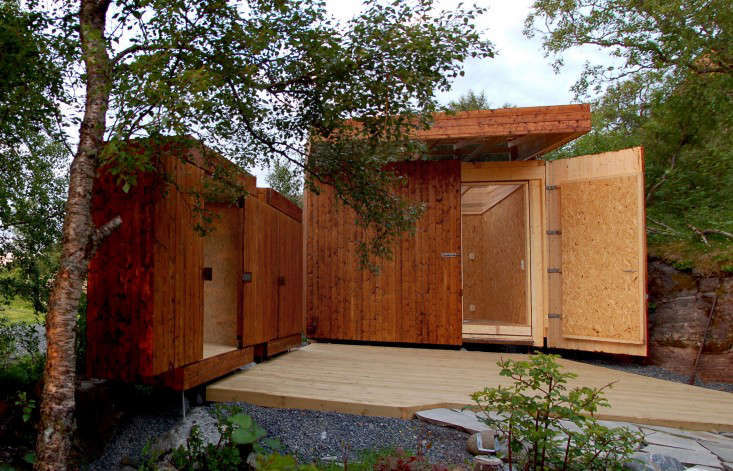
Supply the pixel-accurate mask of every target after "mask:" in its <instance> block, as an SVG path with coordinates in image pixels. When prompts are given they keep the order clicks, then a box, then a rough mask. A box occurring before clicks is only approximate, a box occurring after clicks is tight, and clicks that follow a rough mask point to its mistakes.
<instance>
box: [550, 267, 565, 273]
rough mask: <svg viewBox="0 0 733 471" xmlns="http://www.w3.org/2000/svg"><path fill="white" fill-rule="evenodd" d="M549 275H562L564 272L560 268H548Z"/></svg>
mask: <svg viewBox="0 0 733 471" xmlns="http://www.w3.org/2000/svg"><path fill="white" fill-rule="evenodd" d="M547 273H562V270H561V269H559V268H548V269H547Z"/></svg>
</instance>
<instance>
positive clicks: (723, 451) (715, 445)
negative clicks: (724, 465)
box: [700, 441, 733, 462]
mask: <svg viewBox="0 0 733 471" xmlns="http://www.w3.org/2000/svg"><path fill="white" fill-rule="evenodd" d="M700 444H701V445H702V446H704V447H705V448H707V449H708V450H710V451H711V452H712V453H713V454H714V455H716V456H717V457H718V458H720V460H721V461H726V462H733V443H720V442H705V441H701V442H700Z"/></svg>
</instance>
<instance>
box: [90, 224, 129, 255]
mask: <svg viewBox="0 0 733 471" xmlns="http://www.w3.org/2000/svg"><path fill="white" fill-rule="evenodd" d="M120 225H122V218H121V217H120V216H115V217H113V218H112V219H110V220H109V221H107V222H106V223H104V224H102V225H101V226H99V227H98V228H97V229H96V230H95V231H94V232H92V237H91V240H90V241H89V254H90V257H91V256H92V255H94V252H96V251H97V249H98V248H99V246H100V245H101V244H102V241H104V239H106V238H107V237H108V236H109V235H110V234H112V233H113V232H114V231H115V229H117V228H118V227H120Z"/></svg>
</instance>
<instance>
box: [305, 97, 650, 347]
mask: <svg viewBox="0 0 733 471" xmlns="http://www.w3.org/2000/svg"><path fill="white" fill-rule="evenodd" d="M589 130H590V107H589V105H566V106H548V107H532V108H507V109H497V110H485V111H469V112H462V113H457V114H454V115H446V114H438V115H436V116H435V120H434V126H433V127H432V128H430V129H429V130H427V131H421V132H420V133H418V137H419V138H420V139H423V140H424V141H425V142H426V144H427V148H428V149H429V154H428V155H425V156H423V157H422V159H421V160H415V161H406V162H400V163H398V164H396V168H397V169H398V171H399V172H401V173H402V174H403V175H405V176H406V177H407V180H408V184H407V186H406V187H404V188H400V189H398V190H397V191H399V192H401V193H402V195H403V196H406V197H408V198H410V199H412V200H413V201H419V202H422V203H424V204H425V207H426V211H425V213H424V214H423V216H422V218H421V219H420V220H419V221H418V223H417V230H416V232H415V234H414V235H404V236H403V237H402V239H401V241H400V242H399V244H397V246H396V247H394V249H393V250H394V257H393V259H392V260H386V261H383V262H382V266H381V272H380V273H379V274H378V275H374V274H372V273H370V272H369V271H366V270H360V269H359V263H358V260H357V255H356V244H357V242H358V241H359V240H360V239H362V238H363V236H364V234H363V231H362V230H361V229H360V228H358V227H357V225H356V224H355V223H354V221H355V215H354V213H353V211H351V210H350V209H349V208H347V207H345V206H343V205H342V204H341V203H339V202H337V201H336V200H335V199H334V198H333V191H332V190H330V188H324V189H323V191H322V192H321V193H320V194H319V195H316V194H314V193H307V194H306V198H305V209H304V211H305V239H306V246H305V253H306V262H305V270H306V274H307V276H306V325H307V333H308V336H309V337H312V338H316V339H331V340H343V341H365V342H390V343H407V344H437V345H461V344H464V343H471V342H485V343H507V344H516V345H534V346H542V345H545V344H546V345H547V346H549V347H557V348H565V349H578V350H592V351H602V352H609V353H620V354H630V355H646V352H647V322H646V239H645V217H644V211H645V208H644V173H643V170H644V162H643V151H642V149H640V148H634V149H626V150H622V151H618V152H609V153H605V154H599V155H588V156H582V157H575V158H571V159H564V160H556V161H544V160H537V159H538V157H541V156H542V155H544V154H546V153H547V152H549V151H551V150H553V149H556V148H557V147H560V146H561V145H563V144H565V143H567V142H569V141H571V140H572V139H575V138H577V137H578V136H581V135H583V134H585V133H586V132H588V131H589Z"/></svg>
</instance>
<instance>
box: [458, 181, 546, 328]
mask: <svg viewBox="0 0 733 471" xmlns="http://www.w3.org/2000/svg"><path fill="white" fill-rule="evenodd" d="M529 206H530V205H529V190H528V183H527V182H526V181H518V182H487V183H472V184H464V185H462V187H461V246H462V249H461V252H462V257H461V258H462V270H463V273H462V275H463V276H462V278H463V337H464V341H465V340H478V341H481V340H483V341H492V340H501V339H507V338H509V339H511V338H514V339H517V338H518V337H527V338H528V339H529V338H531V336H532V314H531V288H530V231H529Z"/></svg>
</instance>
